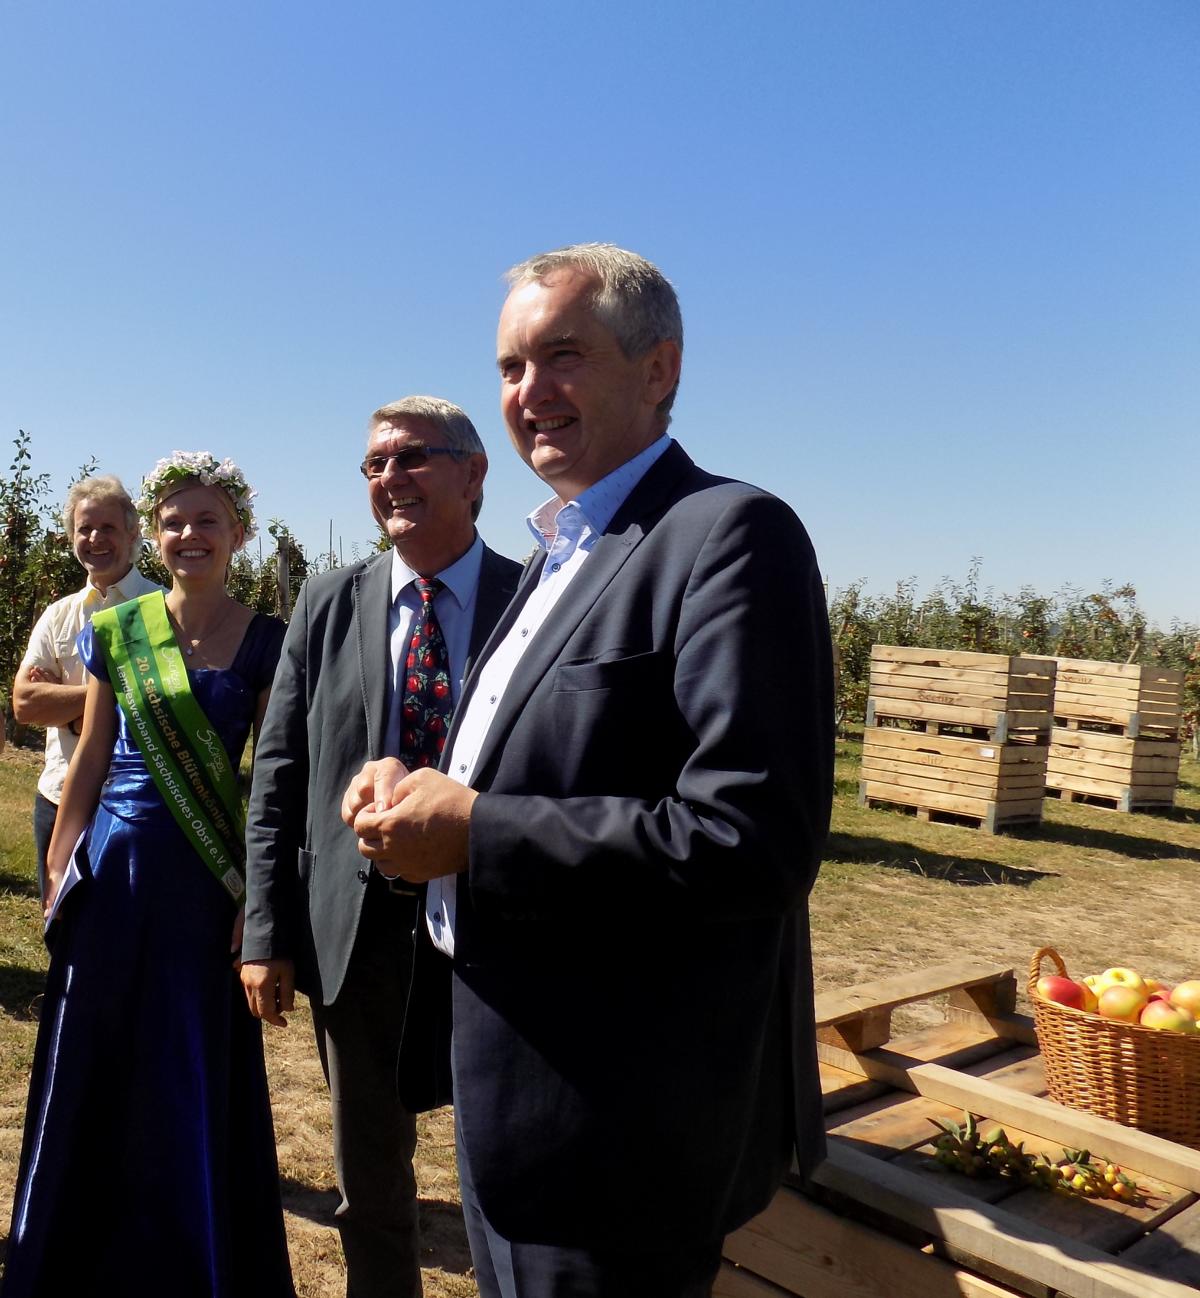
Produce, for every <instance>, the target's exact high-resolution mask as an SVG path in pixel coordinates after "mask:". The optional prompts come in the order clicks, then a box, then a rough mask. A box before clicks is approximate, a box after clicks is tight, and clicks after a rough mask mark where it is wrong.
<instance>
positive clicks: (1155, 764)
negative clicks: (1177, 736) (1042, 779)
mask: <svg viewBox="0 0 1200 1298" xmlns="http://www.w3.org/2000/svg"><path fill="white" fill-rule="evenodd" d="M1179 755H1180V745H1179V744H1178V743H1177V742H1174V741H1172V740H1165V739H1131V738H1128V737H1126V736H1122V735H1107V734H1093V733H1089V732H1088V731H1084V730H1071V729H1065V728H1062V727H1056V728H1055V729H1054V731H1053V732H1052V736H1051V744H1050V752H1049V763H1048V766H1047V770H1046V786H1047V792H1048V793H1051V794H1054V795H1056V796H1058V797H1060V798H1062V800H1063V801H1064V802H1073V801H1084V800H1087V801H1095V802H1098V803H1100V804H1101V805H1104V806H1112V807H1115V808H1116V809H1117V810H1118V811H1142V810H1161V809H1163V808H1169V807H1172V806H1174V803H1175V788H1176V786H1177V784H1178V783H1179Z"/></svg>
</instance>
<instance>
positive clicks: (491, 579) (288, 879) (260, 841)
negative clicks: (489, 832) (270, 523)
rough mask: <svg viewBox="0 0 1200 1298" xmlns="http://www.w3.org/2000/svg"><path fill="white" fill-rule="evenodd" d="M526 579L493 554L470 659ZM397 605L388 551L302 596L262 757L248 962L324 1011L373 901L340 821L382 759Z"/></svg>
mask: <svg viewBox="0 0 1200 1298" xmlns="http://www.w3.org/2000/svg"><path fill="white" fill-rule="evenodd" d="M520 572H521V566H520V564H518V563H515V562H513V561H512V560H511V559H506V558H504V557H503V556H502V555H498V554H496V553H495V552H494V551H492V550H489V549H486V548H485V550H484V554H483V563H482V566H481V569H480V576H479V593H478V595H477V597H476V609H475V622H474V625H473V627H472V631H471V640H470V654H471V656H472V657H473V656H474V655H475V654H476V653H478V651H479V648H480V647H481V646H482V644H483V642H484V641H485V640H486V639H487V636H488V633H489V632H490V631H491V629H492V627H493V626H494V625H495V623H496V620H497V619H498V618H499V616H500V614H501V613H502V612H503V610H504V608H505V606H506V605H507V604H508V601H509V599H510V598H511V597H512V594H513V591H514V590H515V589H516V585H517V579H518V577H519V576H520ZM390 601H391V552H390V551H389V552H387V553H385V554H381V555H379V556H376V557H374V558H372V559H370V560H368V561H366V562H364V563H361V564H357V565H355V566H354V567H351V568H343V569H338V570H336V571H334V572H327V573H321V574H320V575H318V576H316V577H312V578H310V579H309V580H308V581H307V582H306V583H305V584H304V587H303V588H302V590H301V592H300V596H299V598H298V600H297V602H296V608H295V611H294V612H293V614H292V619H291V622H290V623H289V625H288V631H287V636H286V638H285V640H284V644H283V653H282V655H281V657H280V660H279V667H278V670H277V671H276V674H275V681H274V685H273V686H272V690H271V700H270V703H269V705H268V707H267V713H266V717H265V719H264V722H263V726H262V734H261V735H260V737H259V741H258V747H257V750H256V753H255V761H254V778H253V783H252V786H251V794H250V810H249V816H248V822H247V829H246V848H247V859H246V874H247V878H246V885H247V889H246V928H245V936H244V938H243V943H242V955H243V958H244V959H246V960H268V959H284V958H286V959H291V960H293V961H294V962H295V964H296V976H297V984H298V985H299V987H300V989H301V990H302V991H304V992H305V993H306V994H307V995H309V996H310V997H313V998H317V997H319V998H320V999H321V1001H322V1002H323V1003H324V1004H326V1005H329V1004H332V1003H333V1001H334V1000H335V999H336V998H337V995H338V992H339V991H340V989H341V986H342V982H343V980H344V978H345V975H346V968H347V966H348V964H349V961H350V954H351V951H352V950H353V948H354V940H355V935H356V933H357V930H358V922H359V916H360V914H361V912H362V904H363V897H364V895H365V891H366V882H367V878H368V872H367V868H366V867H367V862H366V861H365V860H364V858H363V857H362V856H361V855H360V854H359V852H358V840H357V839H356V837H355V835H354V833H353V831H352V830H350V829H349V828H347V826H345V825H344V824H343V823H342V821H341V818H340V816H339V814H338V810H339V807H340V805H341V800H342V795H343V794H344V793H345V790H346V786H347V785H348V784H349V782H350V780H351V779H352V777H353V776H354V775H355V774H357V772H358V771H359V769H360V768H361V766H362V764H363V763H364V762H365V761H368V760H372V759H375V758H378V757H380V756H383V755H384V754H383V745H384V739H385V733H386V728H387V721H388V710H387V704H388V674H389V664H390V655H389V652H388V644H387V619H388V608H389V605H390ZM468 667H469V663H468ZM418 927H423V926H418Z"/></svg>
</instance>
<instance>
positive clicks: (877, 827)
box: [0, 741, 1200, 1298]
mask: <svg viewBox="0 0 1200 1298" xmlns="http://www.w3.org/2000/svg"><path fill="white" fill-rule="evenodd" d="M860 751H861V749H860V745H859V744H858V743H856V742H854V741H845V742H842V743H840V744H839V745H838V770H837V775H838V792H837V801H836V804H835V807H834V822H833V835H832V838H831V840H830V844H829V849H828V851H827V853H826V858H827V859H826V864H825V865H824V866H823V867H822V870H821V874H820V877H819V879H818V881H817V884H816V887H815V889H814V891H813V896H812V902H811V908H812V917H813V947H814V950H813V955H814V964H815V972H816V981H817V986H818V988H821V989H824V988H830V987H839V986H842V987H844V986H847V985H849V984H851V983H855V982H862V981H865V980H867V979H871V978H878V977H883V976H886V975H887V974H892V973H900V972H903V971H904V970H907V969H913V968H919V967H921V966H922V965H929V964H934V963H940V962H942V961H945V960H949V959H952V958H954V957H956V956H960V955H973V956H979V957H983V958H989V959H994V960H996V961H999V962H1003V963H1005V964H1011V965H1012V966H1013V967H1014V968H1016V969H1017V971H1018V974H1019V975H1020V977H1021V982H1022V983H1023V982H1024V974H1025V971H1026V969H1027V968H1028V963H1029V958H1030V956H1031V954H1032V953H1033V952H1034V950H1036V949H1037V948H1038V947H1040V946H1046V945H1049V946H1054V947H1056V948H1057V949H1058V951H1059V952H1060V953H1061V954H1062V956H1063V958H1064V959H1065V960H1066V962H1067V966H1068V968H1069V969H1070V970H1071V971H1072V972H1075V973H1079V974H1084V973H1090V972H1096V971H1099V970H1101V969H1104V968H1107V967H1108V966H1110V965H1114V964H1125V965H1132V966H1133V967H1134V968H1138V969H1141V970H1142V971H1143V972H1146V973H1150V974H1154V975H1157V976H1159V977H1163V978H1168V979H1172V980H1174V979H1180V978H1184V977H1189V976H1200V956H1198V955H1197V952H1196V947H1195V939H1194V916H1195V915H1196V914H1197V913H1198V912H1200V869H1198V867H1200V765H1198V764H1197V763H1196V762H1194V761H1185V763H1184V766H1183V769H1182V776H1181V784H1180V789H1179V792H1178V794H1177V799H1176V808H1175V810H1174V811H1172V812H1170V813H1166V814H1162V813H1160V814H1154V815H1132V816H1130V815H1120V814H1118V813H1117V812H1114V811H1107V810H1104V809H1100V808H1095V807H1088V806H1080V805H1065V804H1062V803H1059V802H1056V801H1054V800H1053V799H1051V800H1048V801H1047V802H1046V805H1045V818H1044V821H1043V823H1042V824H1041V825H1040V826H1039V827H1037V828H1035V829H1024V830H1021V831H1017V832H1010V833H1006V834H1002V835H998V836H995V837H992V836H989V835H986V834H981V833H979V832H978V831H976V830H973V829H966V828H960V827H957V826H947V825H939V824H926V823H923V822H920V821H918V820H916V819H915V818H914V817H912V816H909V815H905V814H903V813H900V812H894V811H880V810H868V809H866V808H862V807H859V806H858V805H857V800H856V791H857V788H858V764H859V757H860ZM39 768H40V759H39V758H38V757H36V756H35V755H33V754H30V753H28V752H23V751H22V750H20V749H17V750H13V749H9V750H8V751H7V752H5V753H2V754H0V1231H4V1230H6V1226H7V1221H8V1217H9V1213H10V1211H11V1202H12V1185H13V1180H14V1178H15V1175H16V1164H17V1158H18V1154H19V1150H20V1139H21V1124H22V1121H23V1117H24V1107H25V1089H26V1086H27V1083H28V1072H29V1065H30V1061H31V1058H32V1054H33V1040H34V1036H35V1033H36V1030H37V1025H36V1011H37V1003H38V998H39V995H40V987H41V980H42V976H43V973H44V970H45V964H46V959H45V951H44V948H43V947H42V944H41V927H40V923H39V920H38V915H37V897H36V885H35V883H34V878H35V873H34V854H33V844H32V836H31V833H30V825H29V815H30V807H31V804H32V800H33V791H34V786H35V783H36V779H37V773H38V770H39ZM936 1013H937V1010H936V1008H935V1007H933V1006H930V1005H927V1004H926V1005H919V1006H915V1007H912V1008H910V1009H908V1010H906V1011H900V1012H898V1013H897V1015H896V1023H897V1026H898V1027H901V1028H904V1027H906V1026H908V1027H911V1026H916V1025H917V1024H919V1023H921V1022H925V1021H929V1020H930V1019H931V1018H933V1017H935V1016H936ZM267 1054H268V1069H269V1071H270V1076H271V1089H272V1096H273V1099H274V1102H275V1116H276V1136H277V1139H278V1144H279V1164H280V1173H281V1176H282V1178H283V1188H284V1206H285V1210H286V1213H287V1228H288V1241H289V1246H290V1249H291V1254H292V1265H293V1269H294V1272H295V1275H296V1284H297V1290H298V1292H299V1293H300V1294H301V1295H302V1298H319V1296H320V1295H326V1294H334V1293H338V1292H341V1290H342V1288H343V1286H344V1274H343V1270H342V1263H341V1254H340V1248H339V1245H338V1241H337V1234H336V1231H335V1230H334V1228H333V1218H332V1213H333V1209H334V1207H335V1206H336V1202H337V1194H336V1190H335V1189H334V1182H333V1171H332V1162H331V1157H330V1152H329V1145H330V1123H329V1107H328V1103H327V1100H326V1095H325V1088H324V1082H323V1079H322V1077H321V1071H320V1066H319V1064H318V1062H317V1058H316V1051H315V1049H314V1047H313V1043H312V1026H311V1022H310V1020H309V1016H308V1013H307V1010H305V1009H302V1010H301V1011H299V1012H298V1013H297V1014H296V1015H295V1016H294V1017H293V1019H292V1022H291V1025H290V1026H289V1028H288V1029H287V1030H286V1031H283V1032H279V1031H271V1032H268V1034H267ZM418 1182H419V1187H420V1194H421V1209H422V1222H423V1226H424V1228H425V1231H424V1241H425V1245H426V1258H425V1261H426V1264H427V1266H426V1271H425V1292H426V1294H427V1295H428V1298H471V1296H472V1295H474V1294H475V1293H476V1290H475V1285H474V1282H473V1280H472V1278H471V1275H470V1258H469V1255H468V1253H467V1249H466V1241H465V1236H464V1233H463V1230H462V1226H461V1222H460V1220H459V1217H458V1206H457V1205H458V1191H457V1182H456V1178H455V1173H454V1136H453V1123H452V1119H451V1115H450V1113H449V1111H448V1110H440V1111H438V1112H437V1113H434V1114H431V1115H428V1116H427V1117H426V1118H424V1119H423V1120H422V1124H421V1138H420V1146H419V1150H418Z"/></svg>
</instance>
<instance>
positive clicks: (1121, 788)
mask: <svg viewBox="0 0 1200 1298" xmlns="http://www.w3.org/2000/svg"><path fill="white" fill-rule="evenodd" d="M1177 784H1178V780H1172V779H1164V778H1163V777H1161V776H1158V775H1155V774H1153V773H1150V774H1142V775H1139V776H1138V778H1137V780H1136V782H1133V783H1131V782H1130V781H1129V780H1124V781H1122V780H1116V779H1113V780H1097V779H1091V778H1089V777H1087V776H1085V775H1079V774H1076V773H1074V772H1072V771H1064V770H1054V769H1051V770H1048V771H1047V772H1046V787H1047V788H1050V789H1070V790H1071V791H1072V792H1074V793H1090V794H1093V795H1095V796H1096V797H1098V798H1119V797H1120V796H1121V795H1122V794H1123V793H1129V794H1130V795H1131V797H1132V798H1133V799H1134V800H1135V801H1143V800H1145V801H1151V800H1163V801H1169V800H1170V796H1169V795H1170V793H1171V792H1172V791H1173V790H1174V789H1175V786H1176V785H1177Z"/></svg>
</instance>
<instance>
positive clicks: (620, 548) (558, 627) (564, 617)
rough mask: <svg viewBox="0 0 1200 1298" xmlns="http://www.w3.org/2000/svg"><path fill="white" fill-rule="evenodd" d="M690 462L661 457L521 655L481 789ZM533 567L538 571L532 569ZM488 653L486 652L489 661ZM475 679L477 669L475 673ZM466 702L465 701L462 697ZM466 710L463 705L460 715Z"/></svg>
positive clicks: (682, 456)
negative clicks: (513, 730)
mask: <svg viewBox="0 0 1200 1298" xmlns="http://www.w3.org/2000/svg"><path fill="white" fill-rule="evenodd" d="M691 466H692V462H691V460H690V459H689V458H688V456H687V455H686V453H685V452H684V451H683V450H682V449H681V448H680V447H679V446H678V445H677V444H675V443H672V445H671V447H670V448H669V449H668V450H667V452H666V453H665V454H664V455H662V456H661V457H660V458H659V459H658V460H657V461H656V462H655V463H654V464H653V465H651V467H650V469H649V470H648V471H647V473H646V476H645V477H644V478H643V479H642V480H641V482H639V483H638V484H637V486H636V487H634V489H633V491H632V492H631V493H630V495H629V499H628V500H627V501H626V502H625V503H624V504H623V505H622V506H621V508H620V509H619V510H618V511H617V514H616V516H615V517H614V519H613V521H612V523H611V524H610V525H609V528H608V530H607V531H606V532H605V533H604V535H603V536H601V537H600V539H599V540H598V541H597V542H596V544H595V546H594V548H593V549H592V552H591V554H589V555H588V557H587V559H586V561H585V562H584V565H583V567H582V569H580V571H579V572H578V573H577V574H576V576H575V577H574V578H573V580H572V581H571V585H570V587H569V588H568V589H567V590H566V591H565V592H564V593H563V595H562V598H561V599H560V600H559V601H558V603H557V604H555V606H554V608H553V609H551V611H550V615H549V616H548V617H547V618H546V620H545V622H543V623H542V625H541V627H539V629H538V632H537V635H536V636H535V637H534V639H533V643H532V644H531V645H530V646H529V648H528V649H527V650H526V651H525V653H524V654H523V656H522V658H521V661H520V662H519V663H518V664H517V669H516V671H515V672H514V673H513V675H512V678H511V679H510V680H509V682H508V684H507V686H506V687H505V690H504V697H503V698H502V699H501V700H500V702H499V704H498V705H497V708H496V715H495V717H494V718H493V720H492V724H491V726H490V728H489V729H488V733H487V737H486V739H485V740H484V743H483V747H482V749H481V750H480V753H479V759H478V761H477V762H476V764H475V775H474V778H473V780H472V783H473V784H475V785H476V787H478V782H479V780H480V777H481V776H483V774H484V772H485V770H486V768H487V766H488V764H489V763H490V762H491V761H492V758H493V757H494V755H495V753H496V751H497V749H498V748H499V747H501V746H502V745H503V743H504V739H505V737H506V736H507V734H508V732H509V729H510V728H511V727H512V724H513V722H514V721H515V720H516V718H517V716H518V715H519V714H520V712H521V710H522V709H523V708H524V706H525V704H526V703H527V702H528V701H529V696H530V695H531V694H532V693H533V691H534V690H535V689H536V688H537V686H538V685H539V683H540V682H541V681H542V680H543V679H544V678H545V676H546V674H547V673H548V672H549V671H551V670H552V669H553V667H554V666H555V664H556V663H557V661H558V659H559V657H560V656H561V654H562V652H563V649H564V647H565V646H566V643H567V641H568V640H569V639H570V638H571V636H572V635H573V634H574V632H575V630H576V628H577V627H578V626H579V624H580V623H581V622H582V621H583V619H584V618H585V617H586V616H587V615H588V613H589V612H590V611H591V610H592V608H593V607H594V606H595V604H596V602H597V601H598V600H599V599H600V597H601V596H602V595H603V593H604V591H605V590H606V589H607V587H608V586H609V584H610V583H611V582H612V580H613V578H614V577H616V575H617V573H618V572H620V570H621V568H622V566H623V565H624V563H625V561H626V560H627V559H628V558H629V556H630V555H631V554H632V553H633V551H634V550H635V549H636V548H637V546H638V544H639V543H640V542H641V540H642V538H643V537H644V536H645V534H646V531H647V530H648V527H649V526H652V525H653V521H654V520H655V519H656V518H657V516H658V515H659V514H660V513H661V512H662V511H663V510H664V509H665V508H666V507H667V506H668V505H669V504H670V502H671V501H672V500H673V499H674V498H675V496H674V493H675V490H676V487H677V484H678V481H679V479H680V478H681V477H682V475H683V474H684V473H685V472H686V471H687V470H688V469H689V468H691ZM544 558H545V556H544V555H542V556H541V558H540V559H539V560H538V561H537V562H536V565H535V564H533V563H531V564H530V565H529V568H528V569H526V572H525V576H524V577H523V578H522V581H521V585H520V587H519V588H518V591H517V598H516V599H514V600H513V602H512V605H511V606H510V608H509V611H508V613H507V615H506V616H505V617H504V619H503V621H502V624H501V625H500V626H498V627H497V628H496V631H495V634H494V635H493V637H492V639H491V640H490V641H489V643H488V646H487V648H488V652H489V653H490V652H492V651H494V649H495V647H496V645H497V644H499V643H500V641H501V640H502V639H503V637H504V636H505V635H506V634H507V633H508V631H509V630H510V629H511V628H512V626H513V624H514V623H515V622H516V621H517V618H518V616H519V614H520V611H521V609H522V608H523V607H524V605H525V602H526V600H527V599H528V597H529V593H530V591H532V590H533V589H534V587H535V586H536V585H537V581H538V576H539V575H540V573H541V569H542V566H543V562H544ZM531 569H535V570H534V571H530V570H531ZM486 657H487V655H486V654H485V655H484V658H485V659H486ZM474 675H475V676H476V677H477V676H478V672H476V673H474ZM464 702H465V700H464ZM462 712H463V708H462V707H460V708H459V714H460V715H461V714H462Z"/></svg>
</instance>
